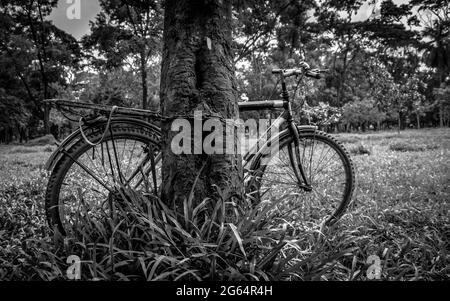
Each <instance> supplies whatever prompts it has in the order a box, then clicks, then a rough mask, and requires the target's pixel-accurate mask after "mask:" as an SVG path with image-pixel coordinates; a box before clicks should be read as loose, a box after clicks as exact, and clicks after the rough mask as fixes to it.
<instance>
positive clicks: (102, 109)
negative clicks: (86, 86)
mask: <svg viewBox="0 0 450 301" xmlns="http://www.w3.org/2000/svg"><path fill="white" fill-rule="evenodd" d="M44 103H45V104H46V105H48V106H50V107H53V108H55V109H57V110H58V111H65V112H68V113H71V114H74V115H80V113H79V112H76V111H74V110H73V109H83V110H90V111H92V112H93V113H94V115H95V114H97V115H109V114H110V113H111V111H112V109H113V106H108V105H101V104H93V103H87V102H77V101H70V100H64V99H46V100H44ZM114 114H115V115H116V116H117V115H119V116H130V117H143V118H150V119H156V120H157V121H158V120H161V115H160V114H159V113H158V112H156V111H151V110H143V109H133V108H126V107H118V106H116V107H115V109H114Z"/></svg>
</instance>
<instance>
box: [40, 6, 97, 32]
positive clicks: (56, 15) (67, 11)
mask: <svg viewBox="0 0 450 301" xmlns="http://www.w3.org/2000/svg"><path fill="white" fill-rule="evenodd" d="M77 3H79V6H78V5H77ZM77 8H80V10H79V16H78V15H76V9H77ZM99 12H100V4H99V1H98V0H59V1H58V7H57V8H55V9H53V11H52V13H51V15H50V16H49V18H50V20H52V21H53V23H54V24H55V25H56V26H57V27H58V28H60V29H62V30H64V31H66V32H68V33H70V34H72V35H73V36H74V37H75V38H76V39H78V40H79V39H80V38H81V37H82V36H84V35H86V34H88V33H89V22H90V21H93V20H94V19H95V16H96V15H97V14H98V13H99ZM78 17H79V19H78Z"/></svg>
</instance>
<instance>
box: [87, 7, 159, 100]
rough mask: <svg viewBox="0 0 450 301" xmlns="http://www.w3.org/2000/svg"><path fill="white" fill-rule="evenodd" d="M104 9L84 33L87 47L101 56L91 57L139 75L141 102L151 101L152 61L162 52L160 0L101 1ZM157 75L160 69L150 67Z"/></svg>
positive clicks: (102, 64)
mask: <svg viewBox="0 0 450 301" xmlns="http://www.w3.org/2000/svg"><path fill="white" fill-rule="evenodd" d="M100 5H101V7H102V11H101V12H100V14H99V15H98V16H97V18H96V20H95V22H93V23H92V24H91V31H92V33H91V34H90V35H89V36H86V37H84V39H83V44H84V46H85V47H86V48H87V49H90V50H97V51H98V52H99V53H100V55H101V56H102V57H101V58H97V57H95V56H92V57H91V60H92V61H94V65H95V66H97V68H98V69H99V70H100V71H101V72H104V71H105V70H106V71H108V70H113V69H116V68H119V67H126V68H127V69H131V70H133V71H135V72H136V73H139V75H140V85H141V91H142V92H141V99H142V100H141V106H142V108H143V109H146V108H147V107H148V103H149V85H150V89H151V90H153V91H150V92H151V93H150V94H154V90H155V89H157V83H154V82H153V84H152V83H151V82H149V62H151V61H152V60H155V57H156V56H158V55H159V54H160V39H161V29H162V27H161V26H162V11H161V7H160V3H159V1H147V0H133V1H129V0H127V1H125V0H123V1H122V0H120V1H107V0H102V1H100ZM150 72H151V73H153V74H154V75H158V74H159V72H158V71H157V70H155V69H153V70H150Z"/></svg>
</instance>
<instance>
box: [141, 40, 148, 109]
mask: <svg viewBox="0 0 450 301" xmlns="http://www.w3.org/2000/svg"><path fill="white" fill-rule="evenodd" d="M141 84H142V109H144V110H146V109H147V107H148V86H147V63H146V58H145V49H143V51H142V52H141Z"/></svg>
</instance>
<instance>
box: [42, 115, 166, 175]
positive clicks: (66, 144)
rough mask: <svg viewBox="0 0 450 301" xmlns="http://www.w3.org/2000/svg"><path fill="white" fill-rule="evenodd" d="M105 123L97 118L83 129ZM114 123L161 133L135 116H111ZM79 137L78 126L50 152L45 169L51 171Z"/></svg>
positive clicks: (154, 126)
mask: <svg viewBox="0 0 450 301" xmlns="http://www.w3.org/2000/svg"><path fill="white" fill-rule="evenodd" d="M106 123H107V121H106V120H99V121H97V122H95V123H92V124H89V125H88V126H86V127H85V128H83V130H87V129H89V128H94V127H98V126H102V125H105V124H106ZM114 123H125V124H126V123H128V124H130V123H131V124H133V125H136V126H142V127H147V128H151V129H152V130H153V131H156V132H157V133H158V134H159V135H161V130H160V129H159V127H157V126H156V125H154V124H152V123H149V122H146V121H144V120H141V119H135V118H113V119H112V121H111V124H114ZM80 139H83V137H82V135H81V131H80V129H79V128H78V129H77V130H76V131H74V132H72V133H71V134H70V135H69V136H67V137H66V139H64V140H63V141H62V142H61V144H60V145H59V146H58V148H57V149H56V150H55V151H54V152H53V153H52V154H51V156H50V158H48V160H47V162H46V163H45V166H44V168H45V170H47V171H49V172H52V171H53V168H54V167H55V165H56V163H57V162H58V161H59V160H60V159H61V157H62V156H63V155H64V152H66V151H68V150H69V149H70V148H71V147H72V146H73V145H74V144H75V143H77V142H78V141H79V140H80Z"/></svg>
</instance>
